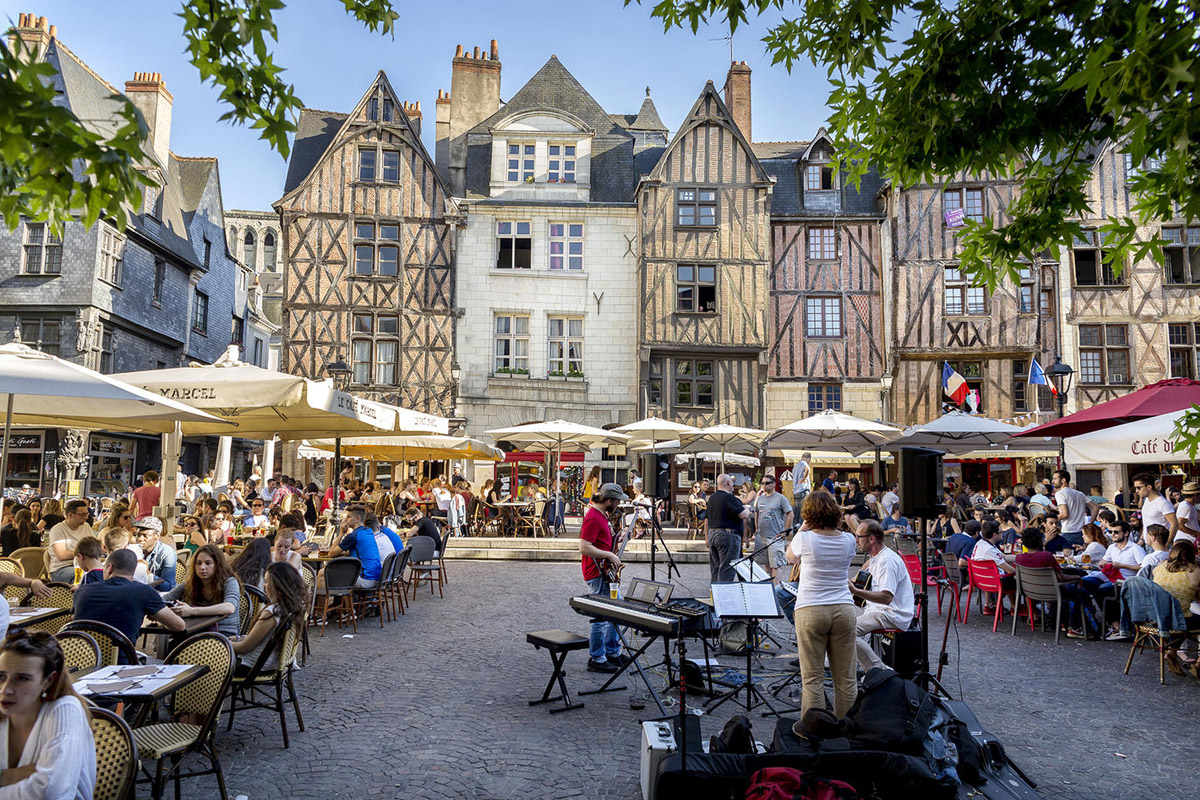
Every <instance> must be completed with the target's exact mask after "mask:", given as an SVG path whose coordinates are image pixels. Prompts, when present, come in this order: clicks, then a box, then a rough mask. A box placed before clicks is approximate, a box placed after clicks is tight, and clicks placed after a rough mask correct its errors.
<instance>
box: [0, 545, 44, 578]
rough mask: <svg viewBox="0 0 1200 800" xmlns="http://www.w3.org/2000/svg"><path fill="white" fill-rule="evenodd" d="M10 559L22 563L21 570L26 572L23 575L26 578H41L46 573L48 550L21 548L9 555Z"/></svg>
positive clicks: (42, 548)
mask: <svg viewBox="0 0 1200 800" xmlns="http://www.w3.org/2000/svg"><path fill="white" fill-rule="evenodd" d="M8 557H9V558H11V559H13V560H14V561H18V562H20V564H21V568H22V569H24V570H25V571H24V572H23V573H22V574H23V575H24V576H25V577H26V578H40V577H42V575H43V573H44V572H45V569H46V548H44V547H19V548H17V549H16V550H13V551H12V552H11V553H9V555H8Z"/></svg>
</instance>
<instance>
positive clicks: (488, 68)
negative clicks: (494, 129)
mask: <svg viewBox="0 0 1200 800" xmlns="http://www.w3.org/2000/svg"><path fill="white" fill-rule="evenodd" d="M450 97H451V98H452V99H451V101H450V148H449V152H450V160H449V177H450V191H451V193H453V194H454V195H456V196H458V197H461V196H462V195H463V194H465V193H466V166H467V131H469V130H470V129H471V128H474V127H475V126H476V125H478V124H479V123H480V122H483V121H484V120H485V119H487V118H488V117H490V116H491V115H492V114H495V113H496V112H497V111H499V110H500V45H499V44H498V43H497V42H496V40H495V39H492V47H491V51H490V52H484V53H480V51H479V48H478V47H476V48H475V50H474V52H473V53H469V54H468V53H464V52H463V47H462V45H459V46H458V49H457V50H456V51H455V53H454V60H453V62H451V73H450Z"/></svg>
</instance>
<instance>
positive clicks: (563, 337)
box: [546, 317, 583, 378]
mask: <svg viewBox="0 0 1200 800" xmlns="http://www.w3.org/2000/svg"><path fill="white" fill-rule="evenodd" d="M548 323H549V328H548V330H549V340H548V348H547V352H548V354H549V364H548V368H547V370H546V374H548V375H551V376H555V377H559V376H564V375H565V376H566V377H568V378H582V377H583V320H582V319H580V318H578V317H550V318H549V319H548Z"/></svg>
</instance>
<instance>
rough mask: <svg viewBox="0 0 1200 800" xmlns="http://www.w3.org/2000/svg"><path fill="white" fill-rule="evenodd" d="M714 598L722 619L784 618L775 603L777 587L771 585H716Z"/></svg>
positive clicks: (718, 613) (714, 586)
mask: <svg viewBox="0 0 1200 800" xmlns="http://www.w3.org/2000/svg"><path fill="white" fill-rule="evenodd" d="M712 598H713V606H715V607H716V610H717V616H719V617H722V618H725V617H729V618H733V619H737V618H743V619H746V618H750V617H753V618H754V619H778V618H779V617H782V616H783V614H781V613H780V611H779V603H777V602H776V601H775V587H774V586H773V585H772V584H769V583H714V584H713V585H712Z"/></svg>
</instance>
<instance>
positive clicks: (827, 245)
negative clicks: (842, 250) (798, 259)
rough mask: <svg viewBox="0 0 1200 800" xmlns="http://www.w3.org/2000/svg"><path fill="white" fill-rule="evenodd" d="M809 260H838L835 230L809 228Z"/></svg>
mask: <svg viewBox="0 0 1200 800" xmlns="http://www.w3.org/2000/svg"><path fill="white" fill-rule="evenodd" d="M806 232H807V234H808V260H809V261H833V260H835V259H836V258H837V233H836V231H835V229H834V228H809V229H808V230H807V231H806Z"/></svg>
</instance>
